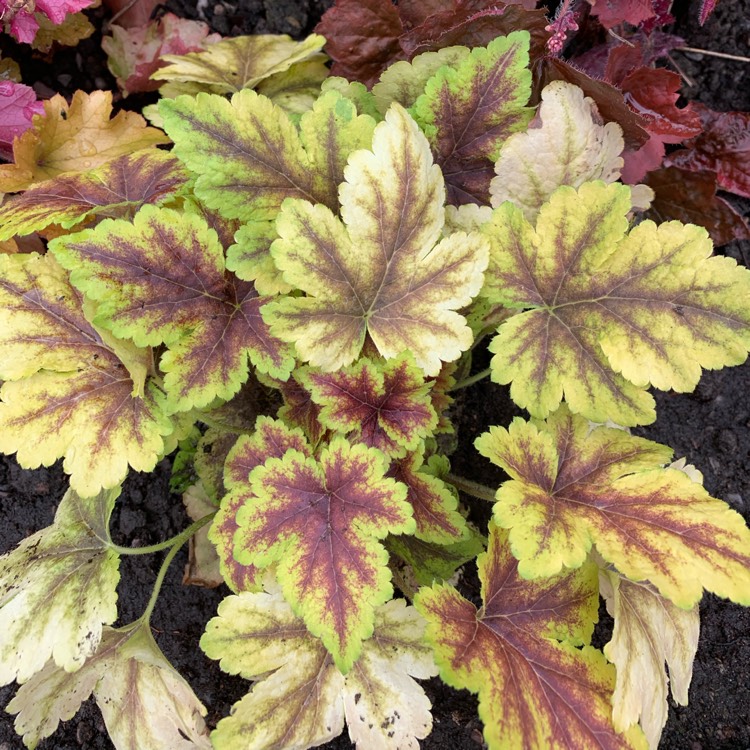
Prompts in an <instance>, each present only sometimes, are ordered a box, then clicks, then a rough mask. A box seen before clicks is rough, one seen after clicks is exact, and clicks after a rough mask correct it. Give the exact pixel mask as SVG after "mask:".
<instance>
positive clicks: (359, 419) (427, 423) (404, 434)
mask: <svg viewBox="0 0 750 750" xmlns="http://www.w3.org/2000/svg"><path fill="white" fill-rule="evenodd" d="M296 377H297V380H299V382H300V383H301V384H302V385H303V386H304V387H305V388H306V389H307V390H308V391H310V393H311V394H312V399H313V401H314V402H315V403H316V404H318V405H319V406H320V407H321V409H320V412H319V414H318V419H319V420H320V422H321V424H322V425H324V426H325V427H327V428H328V429H330V430H334V431H338V432H342V433H345V434H348V435H349V436H350V437H351V439H352V440H353V442H359V443H364V444H365V445H369V446H371V447H373V448H378V449H379V450H381V451H383V453H385V454H386V455H387V456H403V455H405V453H406V452H407V451H408V450H414V449H416V448H417V447H418V446H419V444H420V442H421V440H422V439H424V438H426V437H428V436H430V435H431V434H432V432H433V431H434V429H435V427H436V426H437V421H438V418H437V414H436V413H435V410H434V408H433V406H432V401H431V399H430V391H431V384H430V383H425V380H424V377H423V376H422V372H421V371H420V370H419V369H418V368H417V367H416V366H415V364H414V359H413V357H411V355H409V354H408V353H407V354H403V355H400V356H398V357H396V358H394V359H392V360H388V361H387V362H381V361H377V360H371V359H368V358H367V357H361V358H360V359H358V360H357V362H355V364H354V365H352V366H351V367H349V368H345V369H342V370H338V371H336V372H332V373H326V372H317V371H315V370H311V369H309V368H303V369H299V370H298V371H297V375H296Z"/></svg>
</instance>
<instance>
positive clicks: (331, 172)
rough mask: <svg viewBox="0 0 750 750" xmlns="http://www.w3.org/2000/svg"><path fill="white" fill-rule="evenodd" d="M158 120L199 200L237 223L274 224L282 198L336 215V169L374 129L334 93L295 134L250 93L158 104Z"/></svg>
mask: <svg viewBox="0 0 750 750" xmlns="http://www.w3.org/2000/svg"><path fill="white" fill-rule="evenodd" d="M159 112H160V114H161V115H162V116H163V118H164V128H165V130H166V131H167V133H168V134H169V136H170V138H172V140H173V141H174V143H175V148H174V153H175V154H176V155H177V156H178V157H179V158H180V159H181V160H182V161H183V162H184V163H185V164H186V165H187V167H188V168H189V169H190V171H191V172H193V173H195V174H196V175H198V177H197V180H196V184H195V194H196V195H197V196H198V198H200V199H201V200H202V201H203V202H204V203H205V204H206V205H207V206H208V207H209V208H214V209H217V210H218V211H220V213H221V214H222V215H223V216H225V217H227V218H229V219H241V220H242V221H268V220H272V219H274V218H275V217H276V214H277V213H278V210H279V208H280V206H281V204H282V202H283V201H284V199H285V198H289V197H293V198H304V199H307V200H311V201H312V202H314V203H329V204H330V205H329V207H330V208H336V207H337V201H336V188H337V186H338V184H339V182H341V180H342V179H343V177H342V169H343V165H344V164H345V163H346V159H347V157H348V156H349V154H350V153H351V152H352V151H354V150H356V149H359V148H363V147H364V146H367V145H369V134H370V133H371V132H372V128H373V125H374V123H373V121H372V118H370V117H368V116H367V115H357V112H356V109H355V107H354V105H353V104H352V103H351V102H350V101H348V100H346V99H344V98H343V97H342V96H341V95H340V94H338V93H337V92H335V91H331V92H328V93H326V94H324V95H323V96H322V97H321V99H320V100H319V102H318V103H317V104H316V107H315V108H314V109H313V110H312V111H311V112H308V113H305V115H303V117H302V119H301V122H300V128H301V130H300V132H298V131H297V129H296V128H295V127H294V125H293V124H292V121H291V120H290V119H289V116H288V115H287V114H286V112H284V111H283V110H282V109H281V108H280V107H278V106H276V105H275V104H274V103H273V102H272V101H271V100H270V99H268V98H266V97H264V96H261V95H259V94H257V93H255V92H254V91H251V90H250V89H244V90H242V91H240V92H239V93H237V94H235V95H234V96H233V97H232V99H231V101H227V100H226V99H224V98H223V97H220V96H216V95H208V94H199V95H198V96H197V97H188V96H181V97H178V98H177V99H165V100H163V101H161V102H160V103H159ZM240 275H242V272H241V271H240Z"/></svg>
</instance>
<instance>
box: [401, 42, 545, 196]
mask: <svg viewBox="0 0 750 750" xmlns="http://www.w3.org/2000/svg"><path fill="white" fill-rule="evenodd" d="M528 64H529V35H528V33H527V32H523V31H519V32H513V33H512V34H509V35H508V36H507V37H500V38H498V39H495V40H494V41H493V42H490V44H489V45H487V47H486V48H484V47H479V48H476V49H473V50H472V51H471V53H470V54H469V55H468V56H467V57H466V58H465V59H464V60H463V61H461V62H460V63H459V64H458V65H457V66H456V67H455V68H451V67H443V68H440V69H439V70H438V71H437V73H435V75H434V76H433V77H432V78H430V79H429V81H428V82H427V86H426V89H425V93H424V94H422V96H420V97H419V99H417V101H416V103H415V104H414V107H413V111H414V114H415V118H416V120H417V122H418V123H419V124H420V126H421V127H422V128H423V130H424V131H425V134H426V135H427V138H428V140H429V141H430V145H431V146H432V149H433V152H434V154H435V160H436V162H437V163H438V165H439V166H440V168H441V169H442V171H443V175H444V177H445V182H446V186H447V190H448V203H451V204H454V205H460V204H461V203H480V204H481V203H487V202H488V201H489V184H490V180H491V178H492V174H493V172H492V163H493V162H494V161H495V159H496V158H497V156H498V153H499V151H500V147H501V146H502V144H503V142H504V141H505V140H506V139H507V138H508V136H510V135H511V134H512V133H515V132H518V131H519V130H524V129H525V128H526V125H527V124H528V122H529V121H530V120H531V117H532V115H533V110H532V109H531V108H530V107H527V106H526V105H527V104H528V101H529V96H530V94H531V72H530V71H529V69H528Z"/></svg>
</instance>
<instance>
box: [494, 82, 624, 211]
mask: <svg viewBox="0 0 750 750" xmlns="http://www.w3.org/2000/svg"><path fill="white" fill-rule="evenodd" d="M624 146H625V144H624V141H623V137H622V128H621V127H620V126H619V125H618V124H617V123H615V122H608V123H607V124H606V125H605V124H602V121H601V118H600V117H599V113H598V111H597V109H596V104H594V100H593V99H590V98H588V97H584V94H583V91H581V89H579V88H578V86H574V85H573V84H571V83H566V82H565V81H553V82H552V83H550V84H549V85H548V86H546V87H545V88H544V90H543V91H542V103H541V105H540V107H539V110H538V112H537V114H536V117H535V118H534V120H533V121H532V122H531V124H530V126H529V129H528V130H527V131H526V132H523V133H515V134H514V135H511V136H510V138H508V139H507V140H506V141H505V143H504V144H503V146H502V148H501V150H500V155H499V157H498V159H497V161H496V162H495V173H496V175H497V176H496V177H494V178H493V180H492V182H491V183H490V194H491V202H492V206H493V207H495V208H496V207H497V206H499V205H500V204H501V203H503V202H504V201H508V200H509V201H513V203H515V204H516V205H517V206H518V207H519V208H521V210H522V211H523V213H524V216H525V217H526V218H527V219H528V220H529V221H533V220H534V219H535V218H536V215H537V213H538V212H539V209H540V208H541V206H542V204H544V203H546V202H547V201H548V200H549V197H550V196H551V195H552V193H553V192H554V191H555V190H556V189H557V188H559V187H560V186H561V185H570V186H571V187H579V186H580V185H582V184H583V183H584V182H588V181H590V180H604V182H614V181H615V180H617V179H618V178H619V176H620V169H621V168H622V165H623V163H624V162H623V160H622V158H621V157H620V154H621V153H622V150H623V148H624Z"/></svg>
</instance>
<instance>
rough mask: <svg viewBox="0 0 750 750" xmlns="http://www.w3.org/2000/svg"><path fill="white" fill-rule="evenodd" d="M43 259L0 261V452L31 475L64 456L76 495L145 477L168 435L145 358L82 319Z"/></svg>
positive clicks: (55, 269) (74, 299)
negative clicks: (131, 474)
mask: <svg viewBox="0 0 750 750" xmlns="http://www.w3.org/2000/svg"><path fill="white" fill-rule="evenodd" d="M90 317H91V315H90V312H89V311H88V310H87V309H85V308H84V305H83V300H82V298H81V295H80V294H79V292H78V291H77V290H76V289H74V288H73V287H72V286H71V285H70V283H69V281H68V275H67V273H66V272H65V271H64V269H62V268H61V267H60V265H59V264H58V263H57V262H56V261H55V259H54V258H53V257H52V256H51V255H45V256H37V255H15V256H7V255H5V256H1V257H0V363H1V364H0V378H3V379H4V380H5V381H6V382H5V383H4V384H3V386H2V389H1V390H0V451H2V452H4V453H14V452H15V453H16V455H17V458H18V461H19V463H20V464H21V465H22V466H24V467H25V468H29V469H33V468H36V467H38V466H40V465H43V466H49V465H51V464H53V463H54V462H55V461H56V460H57V459H58V458H61V457H64V458H65V463H64V468H65V471H67V472H68V473H69V474H70V475H71V479H70V483H71V487H72V488H73V489H74V490H75V491H76V492H78V493H79V494H81V495H83V496H84V497H87V496H90V495H95V494H96V493H97V492H99V490H100V489H101V488H103V487H104V488H111V487H115V486H117V485H118V484H120V482H122V480H123V479H124V478H125V476H126V474H127V471H128V466H131V467H132V468H134V469H136V470H137V471H151V470H152V469H153V468H154V466H155V465H156V462H157V461H158V460H159V458H160V457H161V455H162V453H163V452H164V450H165V443H164V440H165V438H166V436H168V435H169V434H170V433H171V432H172V431H173V429H174V425H173V422H172V420H171V419H169V418H168V417H166V416H165V414H164V407H165V405H164V396H163V394H162V393H161V391H160V390H159V389H158V388H157V387H156V386H155V385H154V384H153V382H152V379H151V378H150V377H147V373H149V372H151V371H152V369H153V365H152V361H151V359H152V355H151V352H150V351H149V350H147V349H138V348H137V347H136V346H134V345H133V344H132V343H131V342H127V341H120V342H117V341H115V340H114V339H113V337H112V336H111V335H109V334H108V333H107V332H105V331H101V330H99V329H97V328H96V327H95V326H94V325H93V324H92V323H91V322H90Z"/></svg>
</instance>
